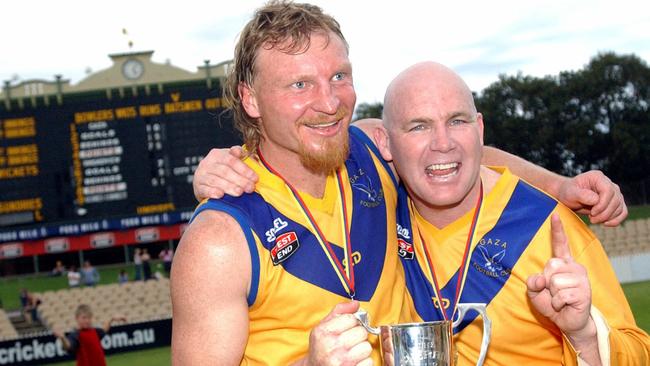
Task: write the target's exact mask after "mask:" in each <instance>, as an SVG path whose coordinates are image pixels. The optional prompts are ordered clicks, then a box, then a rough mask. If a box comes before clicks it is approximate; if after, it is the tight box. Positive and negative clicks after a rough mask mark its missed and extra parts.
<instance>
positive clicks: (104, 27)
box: [0, 0, 650, 102]
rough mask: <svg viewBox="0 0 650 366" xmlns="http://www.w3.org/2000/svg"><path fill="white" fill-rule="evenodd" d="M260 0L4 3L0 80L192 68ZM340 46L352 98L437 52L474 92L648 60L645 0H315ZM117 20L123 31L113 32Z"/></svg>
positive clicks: (219, 52) (368, 94)
mask: <svg viewBox="0 0 650 366" xmlns="http://www.w3.org/2000/svg"><path fill="white" fill-rule="evenodd" d="M263 3H264V1H261V0H238V1H228V2H225V1H222V2H215V1H200V0H184V1H173V2H172V1H156V2H153V1H133V0H130V1H126V0H116V1H110V2H108V1H96V0H87V1H81V0H74V1H72V0H71V1H59V2H48V1H36V0H22V1H10V2H7V3H6V4H3V17H2V19H1V20H0V34H2V35H3V37H2V38H3V41H2V46H0V47H1V48H0V81H4V80H9V79H11V78H12V77H13V75H14V74H17V75H19V77H20V78H22V79H31V78H47V79H53V75H55V74H62V75H63V77H64V78H66V79H70V80H71V81H72V82H73V83H75V82H78V81H79V80H81V79H82V78H83V77H84V76H85V73H84V70H85V69H86V68H91V69H92V70H94V71H97V70H100V69H103V68H106V67H108V66H110V60H109V58H108V57H107V55H108V54H109V53H115V52H125V51H128V50H129V48H128V47H127V42H128V40H132V41H133V42H134V48H133V49H134V50H154V51H155V53H154V60H155V61H157V62H164V61H165V60H170V61H171V62H172V64H174V65H176V66H179V67H183V68H186V69H189V70H194V69H195V68H196V67H197V66H200V65H202V64H203V60H205V59H209V60H211V62H213V63H218V62H221V61H224V60H226V59H229V58H231V57H232V49H233V46H234V44H235V39H236V37H237V34H238V32H239V30H240V29H241V28H242V26H243V25H244V24H245V22H246V21H247V20H248V18H249V17H250V16H251V14H252V12H253V11H254V9H255V8H257V7H258V6H260V5H262V4H263ZM314 3H316V4H318V5H320V6H322V7H323V8H324V9H325V11H326V12H328V13H329V14H331V15H333V16H334V17H335V18H337V19H338V20H339V22H340V23H341V26H342V28H343V31H344V33H345V35H346V38H347V39H348V42H349V43H350V47H351V54H350V58H351V60H352V62H353V67H354V73H355V75H354V76H355V85H356V87H357V93H358V100H359V101H360V102H363V101H368V102H374V101H381V100H382V99H383V91H384V89H385V87H386V85H387V84H388V82H389V81H390V79H391V78H392V77H393V76H394V75H395V74H397V73H398V72H399V71H400V70H402V69H403V68H405V67H407V66H409V65H411V64H413V63H415V62H418V61H422V60H427V59H428V60H435V61H439V62H442V63H444V64H446V65H448V66H450V67H452V68H455V69H457V70H458V71H459V72H460V73H461V75H462V76H463V77H464V78H465V79H466V81H467V82H468V84H469V85H470V87H471V88H472V89H474V90H480V89H482V88H484V87H485V86H487V85H488V84H489V83H491V82H493V81H495V80H497V75H498V74H499V73H507V74H514V73H516V72H517V71H521V72H523V73H524V74H530V75H535V76H543V75H547V74H557V73H558V72H559V71H562V70H573V69H578V68H580V67H582V66H583V65H584V64H586V63H587V62H588V61H589V58H591V57H593V56H594V55H596V53H597V52H599V51H614V52H617V53H635V54H637V55H638V56H640V57H641V58H643V59H645V60H650V42H648V41H647V38H648V37H647V32H648V31H647V30H648V29H650V11H648V10H650V4H648V3H647V2H640V1H634V0H619V1H616V2H614V3H613V2H611V1H601V0H599V1H588V0H576V1H559V0H549V1H545V2H531V1H514V0H506V1H498V2H487V1H458V2H453V3H452V2H433V1H415V0H400V1H394V2H377V1H371V0H360V1H349V0H329V1H325V0H317V1H314ZM122 28H126V29H127V30H128V33H129V35H128V36H124V35H123V34H122V33H121V30H122Z"/></svg>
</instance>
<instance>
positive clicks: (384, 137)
mask: <svg viewBox="0 0 650 366" xmlns="http://www.w3.org/2000/svg"><path fill="white" fill-rule="evenodd" d="M373 135H374V136H373V137H374V138H375V144H377V148H378V149H379V153H380V154H381V157H382V158H384V160H386V161H393V155H392V154H391V153H390V140H389V139H388V131H386V128H385V127H384V126H378V127H377V128H375V130H374V131H373Z"/></svg>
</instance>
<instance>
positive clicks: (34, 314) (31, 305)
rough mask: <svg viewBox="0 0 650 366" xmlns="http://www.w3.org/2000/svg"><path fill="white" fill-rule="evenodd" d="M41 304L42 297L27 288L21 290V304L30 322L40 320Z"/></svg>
mask: <svg viewBox="0 0 650 366" xmlns="http://www.w3.org/2000/svg"><path fill="white" fill-rule="evenodd" d="M40 304H41V299H39V298H37V297H36V296H34V294H32V293H31V292H29V291H28V290H27V289H26V288H23V289H21V290H20V305H21V307H22V311H23V315H24V316H25V319H26V320H27V322H28V323H32V322H34V321H37V320H38V306H39V305H40Z"/></svg>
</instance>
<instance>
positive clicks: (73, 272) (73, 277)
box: [68, 265, 81, 287]
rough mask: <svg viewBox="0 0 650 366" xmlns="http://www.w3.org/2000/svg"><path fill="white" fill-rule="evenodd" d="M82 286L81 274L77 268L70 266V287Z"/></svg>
mask: <svg viewBox="0 0 650 366" xmlns="http://www.w3.org/2000/svg"><path fill="white" fill-rule="evenodd" d="M80 284H81V273H79V271H77V266H75V265H72V266H70V270H69V271H68V286H70V287H79V285H80Z"/></svg>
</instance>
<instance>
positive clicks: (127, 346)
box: [0, 319, 172, 366]
mask: <svg viewBox="0 0 650 366" xmlns="http://www.w3.org/2000/svg"><path fill="white" fill-rule="evenodd" d="M171 323H172V322H171V319H163V320H156V321H152V322H145V323H135V324H127V325H121V326H115V327H112V328H111V331H110V332H109V333H108V334H106V335H105V336H104V338H102V347H103V348H104V351H105V352H106V354H107V355H109V354H113V353H124V352H130V351H136V350H141V349H146V348H156V347H165V346H169V345H170V344H171V335H172V332H171V330H172V324H171ZM73 359H74V355H69V354H68V353H66V351H65V350H64V349H63V345H62V343H61V341H60V340H59V339H56V338H55V337H54V336H51V335H47V336H40V337H32V338H20V339H15V340H10V341H4V342H0V365H16V366H22V365H44V364H48V363H54V362H61V361H67V360H73Z"/></svg>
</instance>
